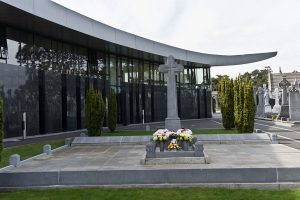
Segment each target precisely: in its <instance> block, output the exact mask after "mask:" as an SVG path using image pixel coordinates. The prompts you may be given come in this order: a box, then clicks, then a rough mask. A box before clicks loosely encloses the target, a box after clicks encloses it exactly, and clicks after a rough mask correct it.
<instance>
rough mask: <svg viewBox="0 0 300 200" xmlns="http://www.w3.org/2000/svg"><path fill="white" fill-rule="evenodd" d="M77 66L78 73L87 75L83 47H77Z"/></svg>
mask: <svg viewBox="0 0 300 200" xmlns="http://www.w3.org/2000/svg"><path fill="white" fill-rule="evenodd" d="M77 53H78V61H77V62H78V67H79V70H80V75H85V76H86V75H88V73H87V60H88V58H87V50H86V49H85V48H81V47H78V48H77Z"/></svg>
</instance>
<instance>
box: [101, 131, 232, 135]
mask: <svg viewBox="0 0 300 200" xmlns="http://www.w3.org/2000/svg"><path fill="white" fill-rule="evenodd" d="M231 133H238V131H237V130H236V129H232V130H225V129H207V130H193V134H231ZM152 134H153V131H116V132H113V133H112V132H103V133H102V136H137V135H152Z"/></svg>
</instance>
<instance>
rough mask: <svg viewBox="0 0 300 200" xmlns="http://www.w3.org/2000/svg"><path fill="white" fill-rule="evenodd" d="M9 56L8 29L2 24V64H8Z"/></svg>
mask: <svg viewBox="0 0 300 200" xmlns="http://www.w3.org/2000/svg"><path fill="white" fill-rule="evenodd" d="M7 54H8V52H7V41H6V27H5V26H4V25H3V24H0V63H6V59H7Z"/></svg>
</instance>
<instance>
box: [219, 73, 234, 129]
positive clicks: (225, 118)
mask: <svg viewBox="0 0 300 200" xmlns="http://www.w3.org/2000/svg"><path fill="white" fill-rule="evenodd" d="M219 96H220V103H221V113H222V122H223V126H224V128H225V129H231V128H233V127H234V93H233V81H232V80H230V79H229V78H228V77H223V78H222V79H221V82H220V87H219Z"/></svg>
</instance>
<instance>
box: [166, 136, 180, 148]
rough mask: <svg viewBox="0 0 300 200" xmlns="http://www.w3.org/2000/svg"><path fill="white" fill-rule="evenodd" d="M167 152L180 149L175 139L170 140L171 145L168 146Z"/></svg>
mask: <svg viewBox="0 0 300 200" xmlns="http://www.w3.org/2000/svg"><path fill="white" fill-rule="evenodd" d="M168 149H169V150H179V149H181V147H180V146H179V145H178V144H177V140H176V139H172V140H171V143H170V144H169V146H168Z"/></svg>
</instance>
